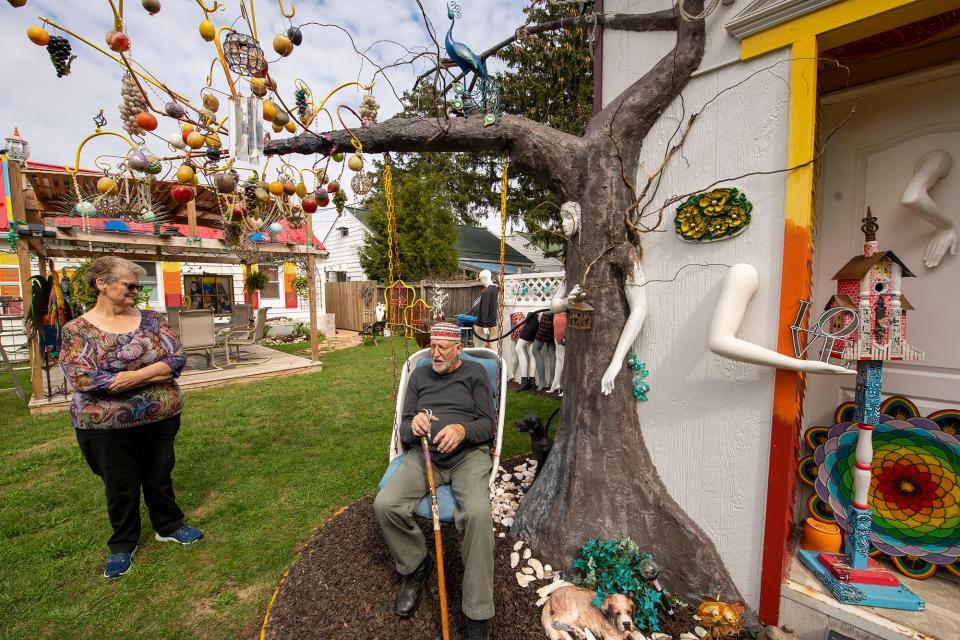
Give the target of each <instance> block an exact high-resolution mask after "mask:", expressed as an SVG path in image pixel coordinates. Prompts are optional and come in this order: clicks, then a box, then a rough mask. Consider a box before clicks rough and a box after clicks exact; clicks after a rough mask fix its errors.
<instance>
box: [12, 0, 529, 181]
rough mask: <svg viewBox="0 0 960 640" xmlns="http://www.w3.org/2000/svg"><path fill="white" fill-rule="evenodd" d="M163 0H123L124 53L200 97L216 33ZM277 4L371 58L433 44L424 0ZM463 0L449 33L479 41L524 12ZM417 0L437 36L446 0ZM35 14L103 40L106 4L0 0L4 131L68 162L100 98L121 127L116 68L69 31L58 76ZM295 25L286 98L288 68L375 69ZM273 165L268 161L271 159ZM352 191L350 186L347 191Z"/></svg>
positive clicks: (158, 148)
mask: <svg viewBox="0 0 960 640" xmlns="http://www.w3.org/2000/svg"><path fill="white" fill-rule="evenodd" d="M207 1H208V6H209V0H207ZM161 2H162V9H161V11H160V13H158V14H157V15H154V16H151V15H149V14H148V13H147V12H146V11H144V10H143V8H142V7H141V4H140V2H139V1H138V0H127V1H126V7H125V14H126V15H125V16H124V18H125V22H126V30H127V33H128V34H129V35H130V39H131V43H132V49H131V53H132V56H133V58H134V59H135V60H136V61H137V62H139V63H140V64H142V65H143V66H144V67H145V68H146V69H148V70H149V71H150V72H151V73H152V74H153V75H154V76H156V77H157V78H159V79H160V80H161V81H163V82H164V83H166V84H168V85H169V86H170V87H171V88H172V89H174V90H175V91H177V92H179V93H181V94H182V95H184V96H185V97H187V98H189V99H190V101H191V102H193V103H194V104H197V105H199V104H200V90H201V89H202V88H203V87H204V86H205V78H206V76H207V73H208V71H209V69H210V63H211V62H212V61H213V60H214V58H215V56H216V50H215V47H214V45H213V43H208V42H204V41H203V40H202V39H201V38H200V36H199V33H198V30H197V26H198V25H199V23H200V21H201V20H202V19H203V12H202V11H201V9H200V7H199V6H198V5H197V3H196V2H195V1H193V0H161ZM284 4H285V6H286V7H287V10H288V11H289V8H290V6H291V4H295V6H296V15H295V17H294V18H293V22H294V24H297V25H302V24H304V23H308V22H322V23H328V24H338V25H340V26H342V27H344V28H346V29H347V30H348V31H350V33H351V34H352V36H353V38H354V41H355V42H356V45H357V47H358V48H359V49H360V50H367V49H368V48H369V50H368V51H367V54H368V55H369V56H370V57H371V58H373V59H374V60H375V61H377V62H378V64H389V63H392V62H394V61H395V60H397V59H398V58H400V57H401V56H403V55H405V53H406V51H405V49H414V50H423V49H424V48H428V47H432V43H431V41H430V38H429V36H428V34H427V32H426V29H425V28H424V25H423V19H422V17H421V15H420V10H419V8H418V7H417V4H416V3H415V2H412V1H408V0H354V1H352V2H346V1H343V0H339V1H333V0H325V1H324V0H321V1H317V0H300V1H297V2H295V3H291V1H290V0H285V3H284ZM460 4H461V6H462V7H463V17H462V19H461V20H460V21H458V22H457V26H456V29H455V34H456V36H457V40H459V41H462V42H465V43H467V44H468V45H470V46H471V47H472V48H473V49H474V50H476V51H481V50H483V49H485V48H487V47H488V46H490V45H491V44H493V43H495V42H497V41H499V40H501V39H502V38H504V37H506V36H507V35H509V34H510V33H512V32H513V31H514V30H515V29H516V28H517V27H518V26H519V25H520V24H522V22H523V17H524V16H523V13H522V8H523V7H524V6H525V5H526V4H527V3H526V2H525V0H473V1H472V2H466V0H460ZM224 5H225V6H224V9H223V10H222V11H218V12H217V13H215V14H211V20H213V22H214V23H215V24H216V25H217V26H220V25H222V24H230V23H233V22H234V20H235V18H237V17H239V5H240V2H239V1H238V0H226V2H225V3H224ZM423 5H424V7H425V9H426V10H427V12H428V15H429V17H430V19H431V20H432V21H433V24H434V28H435V30H436V32H437V37H438V39H439V40H440V41H441V44H442V39H443V35H444V34H445V33H446V30H447V27H448V24H449V22H448V20H447V16H446V4H445V2H444V1H443V0H423ZM38 16H45V17H47V18H49V19H51V20H53V21H55V22H58V23H60V24H62V25H63V26H65V27H67V28H69V29H71V30H72V31H75V32H76V33H78V34H79V35H82V36H84V37H85V38H87V39H88V40H90V41H92V42H93V43H95V44H97V45H99V46H101V47H105V46H106V45H105V42H104V36H105V34H106V32H107V31H109V30H112V28H113V14H112V12H111V10H110V6H109V3H108V2H107V1H106V0H28V3H27V5H26V6H25V7H22V8H19V9H14V8H13V7H11V6H10V5H9V4H7V3H6V2H3V3H0V42H3V43H4V47H3V49H4V55H3V56H2V57H0V83H2V86H3V87H4V99H3V100H0V134H2V135H3V137H6V136H8V135H9V134H10V132H11V131H12V130H13V127H14V126H16V127H19V128H20V133H21V134H22V135H23V137H24V138H25V139H27V140H28V141H29V142H30V146H31V150H32V151H31V159H32V160H35V161H38V162H47V163H51V164H65V163H70V164H72V163H73V157H74V154H75V150H76V147H77V145H78V144H79V142H80V141H81V140H82V139H83V138H84V137H85V136H86V135H88V134H90V133H92V132H93V128H94V125H93V117H94V116H95V115H96V114H97V112H98V111H99V110H100V109H104V114H105V115H106V117H107V120H108V124H107V126H106V129H108V130H116V131H120V130H121V129H120V116H119V114H118V112H117V105H119V104H120V94H119V91H120V89H119V87H120V78H121V76H122V74H123V70H122V68H121V67H120V66H119V65H117V64H116V63H115V62H113V61H112V60H110V59H109V58H107V57H105V56H103V55H102V54H100V53H98V52H96V51H95V50H93V49H91V48H90V47H88V46H86V45H84V44H82V43H80V42H77V41H76V40H75V39H74V38H72V37H70V36H67V37H68V38H69V39H70V40H71V44H72V46H73V51H74V53H76V54H77V56H78V57H77V59H76V60H75V61H74V63H73V66H72V72H71V74H70V75H69V76H66V77H64V78H57V76H56V73H55V72H54V69H53V65H52V63H51V62H50V59H49V57H48V55H47V51H46V49H45V48H43V47H38V46H36V45H34V44H33V43H31V42H30V41H29V40H28V39H27V37H26V29H27V27H28V26H30V25H33V24H36V25H39V24H40V21H39V20H38ZM256 16H257V27H258V35H259V36H260V40H261V43H262V45H263V46H264V49H265V51H266V52H267V54H268V55H267V57H268V59H269V60H273V59H275V58H277V57H278V56H276V55H275V54H274V53H273V50H272V47H271V45H270V42H271V41H272V39H273V36H274V35H276V34H277V33H280V32H282V31H284V30H285V29H286V27H287V26H288V25H287V24H286V20H285V19H284V18H283V17H282V16H281V15H280V10H279V7H278V5H277V3H276V2H275V1H274V2H267V1H265V0H257V2H256ZM47 30H48V31H49V32H50V34H51V35H54V34H58V33H59V32H58V31H57V30H56V29H54V28H52V27H47ZM302 32H303V44H302V45H301V46H300V47H297V48H296V50H295V51H294V53H293V54H292V55H291V56H289V57H287V58H284V59H282V60H280V61H279V62H277V63H275V64H272V65H271V67H270V70H271V74H272V75H273V77H274V78H275V79H276V80H277V82H278V84H279V87H280V90H281V92H282V94H283V98H284V101H286V102H287V104H289V105H292V102H293V81H294V80H295V79H296V78H300V79H302V80H304V81H305V82H306V83H307V84H308V85H309V86H310V87H311V89H312V90H313V92H314V94H316V95H317V96H318V97H320V96H323V95H326V93H327V92H328V91H329V90H330V89H332V88H333V87H335V86H337V85H339V84H341V83H343V82H347V81H351V80H360V81H363V82H364V83H366V82H369V80H370V77H371V75H372V73H373V71H374V70H373V69H372V68H371V67H370V65H369V64H365V63H364V62H363V60H362V58H360V56H358V55H357V54H356V53H355V52H354V51H353V49H352V47H351V46H350V42H349V40H348V39H347V37H346V36H345V35H344V34H343V33H342V32H340V31H339V30H336V29H333V28H328V27H321V26H313V25H311V26H304V27H303V28H302ZM60 35H64V34H60ZM388 40H389V41H393V42H387V41H388ZM418 65H419V66H417V67H414V66H411V65H405V66H403V67H399V68H396V69H393V70H392V71H391V72H390V73H389V77H390V80H391V81H392V83H393V84H394V86H395V87H396V90H397V92H398V93H400V92H402V91H403V89H405V88H408V87H410V86H412V83H413V78H414V77H415V75H416V74H417V72H420V71H422V70H423V68H424V66H425V65H426V61H425V60H424V61H421V62H419V63H418ZM243 85H246V83H245V82H243V83H240V85H238V88H242V87H243ZM213 87H214V88H215V89H218V90H221V91H227V86H226V82H225V80H224V77H223V71H222V70H221V69H219V65H217V67H215V69H214V84H213ZM242 92H244V91H242ZM374 94H375V96H376V98H377V100H378V101H379V102H380V105H381V107H380V114H379V119H380V120H385V119H387V118H389V117H390V116H391V115H393V114H394V113H396V112H397V111H398V109H399V104H398V102H397V100H396V98H395V97H394V95H393V93H392V91H391V90H390V87H389V86H388V85H387V83H386V82H384V81H383V80H380V81H378V84H377V86H376V87H375V89H374ZM361 96H362V93H361V92H360V91H359V90H357V89H356V88H355V87H353V88H349V89H346V90H344V91H341V92H340V93H338V94H337V95H336V96H335V97H334V98H332V99H331V103H330V104H331V105H332V106H336V105H338V104H344V105H347V106H350V107H352V108H353V109H354V110H356V109H357V106H358V104H359V101H360V98H361ZM151 101H153V102H155V103H161V104H162V103H163V101H164V99H163V98H162V97H161V96H159V95H156V94H155V95H151ZM225 110H226V98H225V97H224V96H221V107H220V113H221V114H223V113H224V112H225ZM176 131H177V128H176V124H175V122H174V121H172V120H170V119H168V118H161V119H160V127H159V128H158V129H157V131H156V133H158V134H161V135H163V136H164V137H166V136H167V135H169V134H171V133H175V132H176ZM283 135H288V134H286V133H284V134H283ZM148 147H149V148H150V149H151V150H152V151H154V152H155V153H158V154H159V153H166V152H168V149H166V148H165V145H164V144H163V143H162V142H161V141H159V140H157V139H156V138H150V139H148ZM124 148H125V145H124V144H123V143H122V142H121V141H119V140H117V139H116V138H100V139H98V140H95V141H94V142H92V143H91V144H89V145H87V148H85V149H84V154H83V157H82V159H81V165H82V166H84V167H90V166H91V165H92V161H93V158H94V157H95V156H96V155H98V154H101V153H122V152H123V149H124ZM313 160H314V159H313V158H312V157H311V158H309V159H306V158H300V159H298V161H297V162H295V163H294V164H298V165H301V166H307V165H310V164H312V163H313ZM277 165H278V163H277V162H276V161H272V162H271V165H270V166H271V169H274V168H276V167H277ZM349 177H350V174H349V170H347V172H346V173H345V174H344V178H345V179H344V180H343V182H344V183H346V182H348V181H349ZM348 195H351V194H349V192H348ZM351 199H352V198H351Z"/></svg>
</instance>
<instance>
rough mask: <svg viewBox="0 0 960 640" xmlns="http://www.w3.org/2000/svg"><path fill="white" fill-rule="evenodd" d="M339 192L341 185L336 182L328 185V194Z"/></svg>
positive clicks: (332, 181) (333, 181)
mask: <svg viewBox="0 0 960 640" xmlns="http://www.w3.org/2000/svg"><path fill="white" fill-rule="evenodd" d="M337 191H340V183H339V182H337V181H336V180H331V181H330V184H328V185H327V192H328V193H336V192H337Z"/></svg>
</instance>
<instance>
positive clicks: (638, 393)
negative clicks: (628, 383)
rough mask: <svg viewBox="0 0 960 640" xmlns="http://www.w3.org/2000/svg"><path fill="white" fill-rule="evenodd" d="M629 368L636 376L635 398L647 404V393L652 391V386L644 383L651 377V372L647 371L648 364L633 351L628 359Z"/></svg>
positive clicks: (634, 381) (634, 382) (634, 385)
mask: <svg viewBox="0 0 960 640" xmlns="http://www.w3.org/2000/svg"><path fill="white" fill-rule="evenodd" d="M627 366H628V367H630V370H631V371H633V373H634V374H635V375H634V376H633V397H634V398H635V399H636V400H640V401H643V402H646V400H647V392H649V391H650V385H649V384H647V383H646V382H645V381H644V379H645V378H646V377H647V376H649V375H650V372H649V371H647V364H646V363H645V362H643V361H642V360H640V357H639V356H638V355H637V354H636V352H634V351H631V352H630V357H628V358H627Z"/></svg>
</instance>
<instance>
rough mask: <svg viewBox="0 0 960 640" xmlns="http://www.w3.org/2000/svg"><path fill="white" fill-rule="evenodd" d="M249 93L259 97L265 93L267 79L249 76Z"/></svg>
mask: <svg viewBox="0 0 960 640" xmlns="http://www.w3.org/2000/svg"><path fill="white" fill-rule="evenodd" d="M250 93H252V94H253V95H255V96H257V97H260V98H262V97H263V96H265V95H267V81H266V80H264V79H263V78H250Z"/></svg>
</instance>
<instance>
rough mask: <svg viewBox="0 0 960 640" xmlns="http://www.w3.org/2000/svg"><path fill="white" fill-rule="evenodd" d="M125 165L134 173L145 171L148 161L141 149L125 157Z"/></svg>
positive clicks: (148, 164)
mask: <svg viewBox="0 0 960 640" xmlns="http://www.w3.org/2000/svg"><path fill="white" fill-rule="evenodd" d="M127 165H129V167H130V168H131V169H133V170H134V171H146V170H147V167H148V166H150V161H149V160H147V154H145V153H144V152H143V149H137V150H135V151H133V152H132V153H131V154H130V155H129V156H127Z"/></svg>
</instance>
